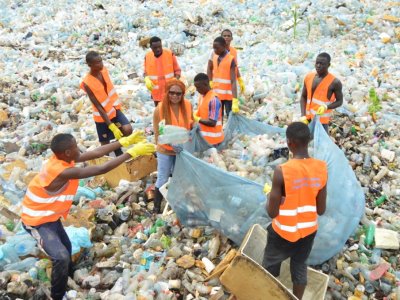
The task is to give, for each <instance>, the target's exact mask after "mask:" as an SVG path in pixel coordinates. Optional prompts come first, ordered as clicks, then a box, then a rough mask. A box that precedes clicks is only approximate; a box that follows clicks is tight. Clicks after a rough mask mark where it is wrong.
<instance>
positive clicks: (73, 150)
mask: <svg viewBox="0 0 400 300" xmlns="http://www.w3.org/2000/svg"><path fill="white" fill-rule="evenodd" d="M132 144H136V145H134V146H133V147H131V148H130V149H128V150H127V152H126V153H124V154H122V155H120V156H118V157H116V158H114V159H112V160H110V161H108V162H106V163H105V164H103V165H100V166H89V167H82V168H80V167H75V163H77V162H84V161H88V160H91V159H94V158H98V157H102V156H104V155H106V154H108V153H110V152H111V151H114V150H116V149H119V148H120V147H121V146H123V147H128V146H129V145H132ZM51 150H52V151H53V153H54V155H53V156H51V157H50V159H49V160H48V161H47V162H46V163H45V164H44V165H43V167H42V169H41V171H40V172H39V174H37V175H36V176H35V177H34V178H33V179H32V181H31V182H30V183H29V185H28V189H27V192H26V195H25V197H24V200H23V202H22V214H21V219H22V223H23V227H24V228H25V229H26V230H27V231H28V232H29V233H30V234H31V235H32V236H33V237H34V238H35V239H36V240H37V242H38V246H39V247H40V248H41V249H42V250H43V251H44V252H45V253H46V254H47V255H48V256H49V257H50V258H51V261H52V263H53V270H52V273H51V297H52V299H54V300H59V299H63V297H64V294H65V292H66V288H67V282H68V276H71V275H72V268H71V267H72V263H71V242H70V240H69V238H68V236H67V234H66V232H65V230H64V227H63V226H62V224H61V221H60V219H61V217H62V218H64V219H65V218H66V217H67V215H68V212H69V210H70V208H71V205H72V200H73V199H74V195H75V194H76V191H77V189H78V184H79V179H81V178H87V177H92V176H96V175H100V174H103V173H106V172H108V171H110V170H112V169H114V168H115V167H117V166H119V165H120V164H122V163H123V162H124V161H126V160H128V159H130V158H131V157H137V156H140V155H151V154H153V153H154V151H155V145H153V144H150V143H147V142H146V140H145V137H144V134H143V132H142V131H136V132H134V133H132V134H131V135H130V136H127V137H122V138H120V139H119V141H118V142H114V143H111V144H107V145H104V146H101V147H99V148H97V149H95V150H93V151H88V152H85V153H82V154H81V153H80V151H79V149H78V146H77V144H76V140H75V138H74V137H73V136H72V135H70V134H58V135H56V136H55V137H54V138H53V139H52V141H51Z"/></svg>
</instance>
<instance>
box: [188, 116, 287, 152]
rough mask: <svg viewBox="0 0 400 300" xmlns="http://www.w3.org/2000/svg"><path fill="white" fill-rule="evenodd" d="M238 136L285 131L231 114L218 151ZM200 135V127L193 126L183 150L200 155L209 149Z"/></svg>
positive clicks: (281, 132)
mask: <svg viewBox="0 0 400 300" xmlns="http://www.w3.org/2000/svg"><path fill="white" fill-rule="evenodd" d="M239 134H246V135H250V136H255V135H261V134H270V135H274V134H282V135H283V134H285V129H284V128H280V127H276V126H271V125H268V124H265V123H261V122H259V121H256V120H251V119H248V118H246V117H244V116H242V115H239V114H234V113H231V114H230V115H229V118H228V122H227V123H226V125H225V128H224V141H223V142H222V143H221V144H219V145H218V147H217V149H218V150H223V149H226V148H227V147H228V144H229V142H230V141H231V140H232V139H233V138H234V137H235V136H237V135H239ZM211 147H212V145H210V144H208V143H207V142H206V140H205V139H204V138H203V136H202V135H201V133H200V127H199V126H198V125H197V126H195V127H194V128H193V129H192V130H191V132H190V139H189V141H188V142H187V143H185V144H184V145H183V148H184V149H185V150H186V151H188V152H190V153H192V154H193V153H201V152H204V151H206V150H207V149H209V148H211Z"/></svg>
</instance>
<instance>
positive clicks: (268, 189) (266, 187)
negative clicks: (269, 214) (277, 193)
mask: <svg viewBox="0 0 400 300" xmlns="http://www.w3.org/2000/svg"><path fill="white" fill-rule="evenodd" d="M271 190H272V187H271V186H270V185H269V184H268V183H266V184H265V185H264V190H263V191H264V194H265V195H268V194H269V193H270V192H271Z"/></svg>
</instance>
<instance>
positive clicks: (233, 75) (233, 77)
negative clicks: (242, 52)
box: [230, 60, 237, 98]
mask: <svg viewBox="0 0 400 300" xmlns="http://www.w3.org/2000/svg"><path fill="white" fill-rule="evenodd" d="M230 73H231V84H232V96H233V98H237V80H236V63H235V61H234V60H233V61H232V64H231V69H230Z"/></svg>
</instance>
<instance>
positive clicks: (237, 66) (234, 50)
mask: <svg viewBox="0 0 400 300" xmlns="http://www.w3.org/2000/svg"><path fill="white" fill-rule="evenodd" d="M229 54H230V55H232V56H233V57H234V58H235V63H236V78H239V77H238V68H239V65H238V58H237V50H236V48H235V47H232V46H230V47H229Z"/></svg>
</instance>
